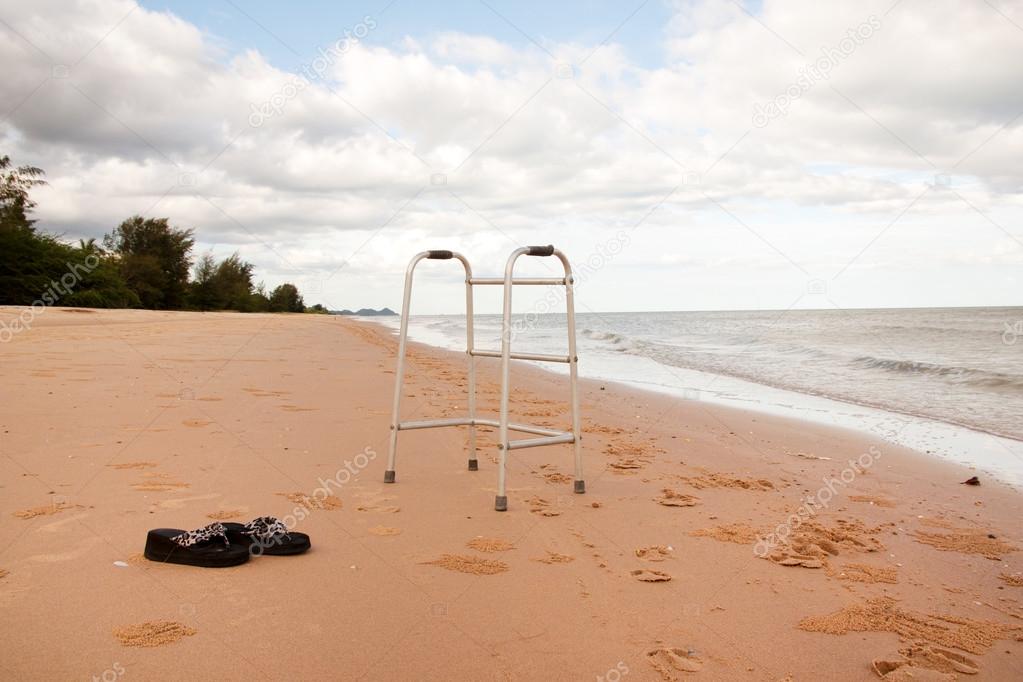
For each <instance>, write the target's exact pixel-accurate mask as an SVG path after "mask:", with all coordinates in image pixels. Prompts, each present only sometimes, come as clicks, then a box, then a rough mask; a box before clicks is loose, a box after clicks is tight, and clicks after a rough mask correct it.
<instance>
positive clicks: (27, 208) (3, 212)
mask: <svg viewBox="0 0 1023 682" xmlns="http://www.w3.org/2000/svg"><path fill="white" fill-rule="evenodd" d="M42 176H43V171H42V169H39V168H36V167H35V166H18V167H14V166H12V165H11V157H9V156H6V155H5V156H0V231H5V232H6V231H8V230H11V231H25V232H31V231H32V229H33V228H32V225H33V224H34V223H35V221H34V220H31V219H30V218H29V217H28V214H29V213H30V212H31V211H32V209H33V208H35V206H36V203H35V202H34V201H32V199H30V198H29V194H28V193H29V190H31V189H32V188H33V187H37V186H39V185H45V184H46V181H45V180H42V179H41V178H42Z"/></svg>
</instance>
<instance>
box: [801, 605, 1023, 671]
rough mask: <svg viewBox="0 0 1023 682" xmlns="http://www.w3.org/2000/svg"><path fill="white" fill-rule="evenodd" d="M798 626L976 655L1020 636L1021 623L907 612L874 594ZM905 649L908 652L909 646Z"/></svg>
mask: <svg viewBox="0 0 1023 682" xmlns="http://www.w3.org/2000/svg"><path fill="white" fill-rule="evenodd" d="M798 627H799V629H800V630H804V631H806V632H823V633H827V634H829V635H844V634H846V633H848V632H891V633H894V634H896V635H899V636H900V637H902V638H903V639H904V640H909V641H912V640H916V641H917V643H918V644H921V645H922V644H925V643H926V642H933V643H934V644H936V645H938V646H942V647H955V648H956V649H962V650H963V651H966V652H968V653H971V654H978V655H980V654H983V653H985V652H987V651H988V650H989V649H990V648H991V647H992V646H994V645H995V643H996V642H998V640H1002V639H1006V640H1008V639H1019V638H1020V637H1023V626H1020V625H1010V624H1007V623H999V622H995V621H988V620H973V619H965V618H960V617H956V616H954V615H952V614H948V613H922V612H918V611H907V610H905V609H903V608H901V607H900V606H899V605H898V603H897V602H896V600H895V599H894V598H892V597H875V598H873V599H868V600H866V601H865V602H862V603H859V604H850V605H849V606H846V607H844V608H842V609H840V610H838V611H834V612H832V613H829V614H826V615H823V616H809V617H807V618H803V619H802V620H801V621H799V625H798ZM921 640H925V641H921ZM905 651H907V652H909V650H908V649H907V650H905ZM909 653H910V654H912V655H914V656H915V657H916V658H917V659H918V660H921V659H923V658H927V656H925V655H924V654H923V653H922V652H909ZM889 672H892V671H891V670H890V671H889ZM895 679H899V678H895Z"/></svg>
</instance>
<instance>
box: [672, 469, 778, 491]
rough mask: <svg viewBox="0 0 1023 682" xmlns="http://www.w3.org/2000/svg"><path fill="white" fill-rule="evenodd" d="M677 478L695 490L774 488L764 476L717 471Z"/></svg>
mask: <svg viewBox="0 0 1023 682" xmlns="http://www.w3.org/2000/svg"><path fill="white" fill-rule="evenodd" d="M679 480H680V481H682V482H683V483H686V484H688V485H691V486H692V487H694V488H696V489H697V490H703V489H704V488H740V489H742V490H774V484H773V483H771V482H770V481H768V480H767V479H764V478H735V477H734V476H729V475H727V474H719V473H706V474H704V475H702V476H679Z"/></svg>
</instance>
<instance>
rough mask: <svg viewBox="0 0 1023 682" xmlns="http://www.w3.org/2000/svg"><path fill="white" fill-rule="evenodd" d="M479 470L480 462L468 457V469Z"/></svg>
mask: <svg viewBox="0 0 1023 682" xmlns="http://www.w3.org/2000/svg"><path fill="white" fill-rule="evenodd" d="M479 470H480V463H479V461H478V460H475V459H470V460H469V471H479Z"/></svg>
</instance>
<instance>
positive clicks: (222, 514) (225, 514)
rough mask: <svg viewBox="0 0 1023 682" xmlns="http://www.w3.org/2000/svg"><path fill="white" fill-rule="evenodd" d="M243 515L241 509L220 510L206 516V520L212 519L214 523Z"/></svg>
mask: <svg viewBox="0 0 1023 682" xmlns="http://www.w3.org/2000/svg"><path fill="white" fill-rule="evenodd" d="M244 513H245V512H244V511H242V510H241V509H221V510H220V511H215V512H211V513H209V514H207V515H206V518H208V519H213V520H214V521H227V520H228V519H236V518H238V517H239V516H241V515H242V514H244Z"/></svg>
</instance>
